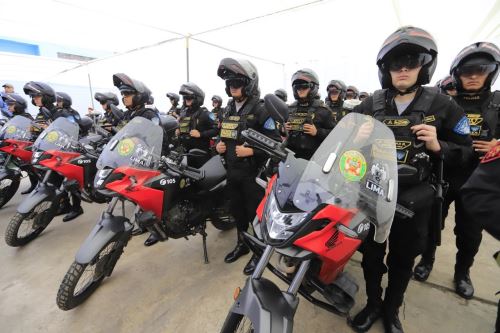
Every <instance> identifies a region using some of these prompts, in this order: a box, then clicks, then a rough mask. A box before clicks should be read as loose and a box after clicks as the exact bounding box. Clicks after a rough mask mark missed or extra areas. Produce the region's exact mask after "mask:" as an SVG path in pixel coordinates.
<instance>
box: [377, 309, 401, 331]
mask: <svg viewBox="0 0 500 333" xmlns="http://www.w3.org/2000/svg"><path fill="white" fill-rule="evenodd" d="M382 319H383V320H384V331H385V333H404V331H403V325H401V321H400V320H399V315H398V311H397V310H384V315H383V318H382Z"/></svg>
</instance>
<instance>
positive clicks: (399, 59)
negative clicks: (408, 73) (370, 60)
mask: <svg viewBox="0 0 500 333" xmlns="http://www.w3.org/2000/svg"><path fill="white" fill-rule="evenodd" d="M431 60H432V56H431V55H430V54H428V53H416V54H404V55H399V56H395V57H391V58H389V59H388V60H387V61H386V62H384V63H383V64H382V67H383V68H384V69H388V70H389V71H391V72H397V71H400V70H401V69H403V68H406V69H415V68H418V67H422V66H424V65H426V64H428V63H429V62H431Z"/></svg>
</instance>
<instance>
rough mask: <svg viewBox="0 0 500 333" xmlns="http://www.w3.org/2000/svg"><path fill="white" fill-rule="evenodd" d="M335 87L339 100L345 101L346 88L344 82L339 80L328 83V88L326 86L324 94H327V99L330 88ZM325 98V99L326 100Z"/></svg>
mask: <svg viewBox="0 0 500 333" xmlns="http://www.w3.org/2000/svg"><path fill="white" fill-rule="evenodd" d="M332 87H335V88H337V89H338V90H340V99H345V94H346V92H347V86H346V85H345V83H344V81H341V80H331V81H330V82H328V86H326V92H327V93H328V97H329V96H330V88H332ZM328 97H327V98H328Z"/></svg>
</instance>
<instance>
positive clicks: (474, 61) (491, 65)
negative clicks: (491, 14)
mask: <svg viewBox="0 0 500 333" xmlns="http://www.w3.org/2000/svg"><path fill="white" fill-rule="evenodd" d="M466 66H484V70H489V71H490V74H489V75H488V77H487V78H486V81H485V82H484V87H483V89H482V90H490V88H491V86H492V85H493V83H495V80H496V79H497V77H498V67H499V66H500V49H498V46H496V45H495V44H493V43H488V42H478V43H474V44H471V45H469V46H467V47H466V48H464V49H463V50H462V51H460V53H458V55H457V56H456V57H455V60H453V63H452V64H451V68H450V75H451V76H452V77H453V79H454V81H455V84H456V87H457V90H459V91H461V90H462V89H463V88H462V82H461V81H460V70H463V67H466Z"/></svg>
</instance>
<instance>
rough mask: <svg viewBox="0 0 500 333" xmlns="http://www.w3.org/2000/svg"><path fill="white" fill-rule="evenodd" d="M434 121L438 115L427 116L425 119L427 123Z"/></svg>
mask: <svg viewBox="0 0 500 333" xmlns="http://www.w3.org/2000/svg"><path fill="white" fill-rule="evenodd" d="M433 121H436V117H435V116H434V115H432V116H427V117H425V120H424V122H425V123H432V122H433Z"/></svg>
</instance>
